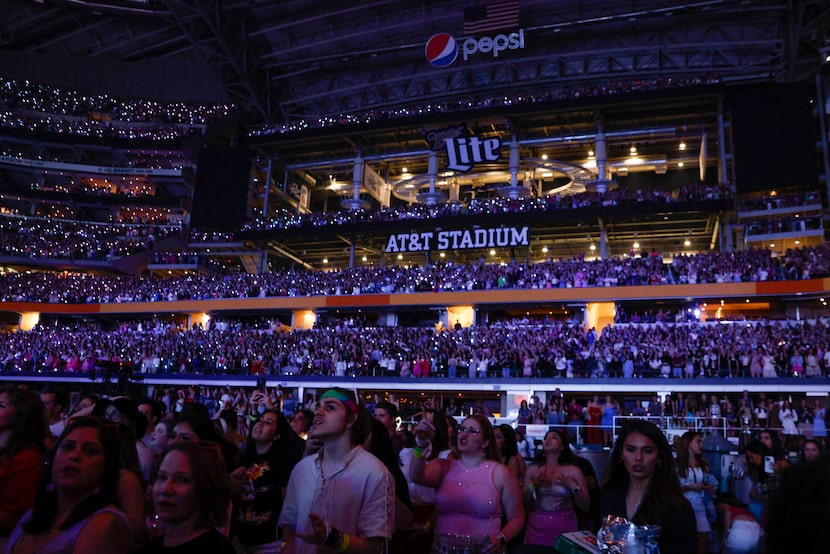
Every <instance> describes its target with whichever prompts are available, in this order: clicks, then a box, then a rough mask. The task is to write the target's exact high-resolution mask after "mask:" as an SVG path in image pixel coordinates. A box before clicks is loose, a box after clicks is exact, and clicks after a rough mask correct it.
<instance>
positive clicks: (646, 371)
mask: <svg viewBox="0 0 830 554" xmlns="http://www.w3.org/2000/svg"><path fill="white" fill-rule="evenodd" d="M660 315H661V316H662V317H660V318H659V319H664V321H659V322H656V323H642V324H634V323H617V324H615V325H614V326H607V327H606V328H605V329H603V330H602V332H601V333H598V332H597V330H596V329H586V328H585V327H584V325H583V324H582V323H579V322H570V323H569V322H564V321H554V320H550V319H544V320H511V321H497V322H495V323H491V324H481V325H476V326H472V327H465V328H449V329H448V328H440V329H436V328H434V327H382V326H372V325H367V324H365V323H362V322H360V321H355V320H354V319H343V320H339V321H337V322H334V323H331V324H329V325H320V326H317V327H315V328H314V329H310V330H301V329H297V330H290V329H288V328H286V327H285V326H283V325H281V324H280V322H279V321H276V320H268V319H262V320H259V321H256V322H253V323H252V322H250V321H245V322H243V321H240V320H232V319H223V318H215V319H214V320H212V321H211V322H210V325H209V327H208V328H207V329H205V328H202V326H201V325H200V324H197V325H193V326H192V327H191V328H184V327H180V326H177V325H175V324H173V323H165V322H163V321H162V320H158V319H153V320H150V321H146V320H145V321H139V322H123V323H121V324H120V325H119V327H118V328H117V329H112V330H103V329H101V328H100V327H98V326H96V325H94V324H83V325H78V324H57V323H54V324H53V323H50V324H48V325H43V326H37V327H35V328H34V329H33V330H31V331H27V332H18V333H3V334H0V368H2V369H3V370H6V371H41V372H50V371H69V372H79V371H91V370H93V369H95V367H96V364H98V363H100V362H101V361H104V362H121V363H124V364H126V365H127V366H131V367H133V368H134V370H135V371H141V372H145V373H204V374H244V375H249V374H250V375H256V374H267V375H283V374H304V375H335V376H347V375H370V376H379V377H405V378H408V377H412V378H420V377H429V376H441V377H451V378H455V377H458V378H470V379H476V378H484V377H500V378H519V377H523V378H532V377H559V378H602V377H623V378H627V379H631V378H640V377H664V378H676V379H683V378H699V377H703V378H731V377H750V378H774V377H786V376H790V377H792V376H796V377H819V376H824V375H829V374H830V325H828V321H826V320H815V321H804V320H801V321H764V320H755V321H742V320H736V321H718V320H715V321H709V322H702V323H701V322H697V321H679V322H676V321H675V320H676V319H677V318H676V317H674V316H672V315H671V314H666V313H662V312H661V314H660Z"/></svg>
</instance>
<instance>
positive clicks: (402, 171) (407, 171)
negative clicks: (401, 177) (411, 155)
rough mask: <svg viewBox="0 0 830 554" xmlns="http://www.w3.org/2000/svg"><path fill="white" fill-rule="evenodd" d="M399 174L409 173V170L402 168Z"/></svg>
mask: <svg viewBox="0 0 830 554" xmlns="http://www.w3.org/2000/svg"><path fill="white" fill-rule="evenodd" d="M401 173H409V168H407V167H402V168H401Z"/></svg>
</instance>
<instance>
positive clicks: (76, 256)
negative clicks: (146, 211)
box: [0, 214, 180, 261]
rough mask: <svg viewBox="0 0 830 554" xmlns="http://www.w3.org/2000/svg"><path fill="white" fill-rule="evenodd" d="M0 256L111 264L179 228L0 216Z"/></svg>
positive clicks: (176, 232) (150, 245)
mask: <svg viewBox="0 0 830 554" xmlns="http://www.w3.org/2000/svg"><path fill="white" fill-rule="evenodd" d="M0 231H1V232H0V255H2V256H10V257H15V258H26V259H48V260H76V261H82V260H86V261H108V260H113V259H115V258H118V257H122V256H129V255H131V254H135V253H137V252H142V251H144V250H147V249H152V248H153V247H154V245H155V243H156V242H157V241H158V240H161V239H164V238H166V237H168V236H171V235H174V234H178V233H179V232H180V227H178V226H171V225H166V226H157V225H149V224H145V225H138V224H130V225H127V224H123V225H118V224H112V223H108V224H105V223H91V222H82V221H75V220H67V219H60V218H55V217H20V216H15V215H10V214H6V215H2V216H0Z"/></svg>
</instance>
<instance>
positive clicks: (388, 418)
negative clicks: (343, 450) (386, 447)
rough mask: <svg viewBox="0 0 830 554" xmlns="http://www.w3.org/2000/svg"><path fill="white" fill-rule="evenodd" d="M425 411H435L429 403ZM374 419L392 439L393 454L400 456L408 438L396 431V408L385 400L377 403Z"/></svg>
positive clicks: (425, 406)
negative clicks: (381, 424)
mask: <svg viewBox="0 0 830 554" xmlns="http://www.w3.org/2000/svg"><path fill="white" fill-rule="evenodd" d="M426 410H432V411H433V412H434V411H435V410H434V407H433V406H432V403H431V402H430V403H428V404H425V405H424V411H426ZM375 419H377V420H378V421H380V422H381V423H383V426H384V427H385V428H386V432H387V433H388V434H389V438H391V439H392V446H393V447H394V448H395V453H396V454H400V453H401V450H403V448H404V447H405V446H406V443H407V440H408V438H407V436H406V433H404V432H403V431H398V407H397V406H395V405H394V404H392V403H391V402H388V401H386V400H384V401H381V402H378V403H377V405H376V406H375Z"/></svg>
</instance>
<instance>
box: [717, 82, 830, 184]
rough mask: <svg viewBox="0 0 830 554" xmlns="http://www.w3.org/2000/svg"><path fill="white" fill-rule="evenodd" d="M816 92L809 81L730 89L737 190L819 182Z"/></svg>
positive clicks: (729, 102)
mask: <svg viewBox="0 0 830 554" xmlns="http://www.w3.org/2000/svg"><path fill="white" fill-rule="evenodd" d="M813 91H814V89H813V87H811V85H810V84H809V83H789V84H769V85H758V86H752V87H740V88H736V89H733V90H731V91H730V93H729V96H728V105H729V106H730V109H731V112H732V128H733V131H732V137H733V146H734V149H735V180H736V184H737V186H738V192H751V191H757V190H769V189H771V188H784V187H795V186H798V187H804V186H809V187H815V186H818V183H819V166H818V161H819V160H818V156H817V154H816V148H815V144H816V136H815V124H814V120H813V113H812V111H813V106H812V104H811V102H810V101H811V99H812V97H813Z"/></svg>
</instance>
